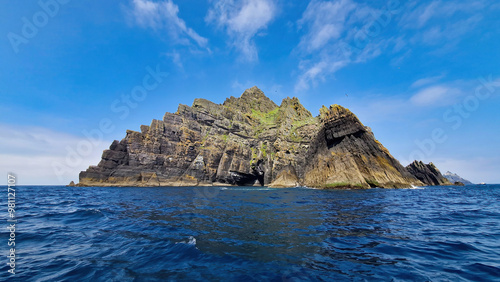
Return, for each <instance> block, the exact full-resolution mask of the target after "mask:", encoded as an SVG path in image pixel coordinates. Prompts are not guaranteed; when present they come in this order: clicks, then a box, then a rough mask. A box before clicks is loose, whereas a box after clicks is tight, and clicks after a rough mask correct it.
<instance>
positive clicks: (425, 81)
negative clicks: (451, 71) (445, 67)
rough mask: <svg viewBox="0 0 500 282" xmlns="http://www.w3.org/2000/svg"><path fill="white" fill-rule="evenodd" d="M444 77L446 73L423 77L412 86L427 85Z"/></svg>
mask: <svg viewBox="0 0 500 282" xmlns="http://www.w3.org/2000/svg"><path fill="white" fill-rule="evenodd" d="M443 78H444V74H442V75H437V76H432V77H425V78H421V79H419V80H417V81H415V82H413V83H412V85H411V86H410V87H412V88H416V87H422V86H426V85H429V84H432V83H435V82H437V81H439V80H441V79H443Z"/></svg>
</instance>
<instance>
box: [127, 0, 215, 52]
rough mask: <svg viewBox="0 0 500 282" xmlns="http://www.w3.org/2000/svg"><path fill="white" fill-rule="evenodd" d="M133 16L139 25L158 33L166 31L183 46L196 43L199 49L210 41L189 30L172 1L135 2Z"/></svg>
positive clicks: (140, 0) (141, 0)
mask: <svg viewBox="0 0 500 282" xmlns="http://www.w3.org/2000/svg"><path fill="white" fill-rule="evenodd" d="M132 6H133V7H132V15H133V16H134V19H135V20H136V22H137V24H138V25H140V26H142V27H148V28H152V29H154V30H156V31H160V32H161V31H162V30H166V31H167V32H168V33H169V35H170V37H171V38H172V39H174V40H176V41H178V42H179V43H181V44H185V45H189V44H191V41H194V42H195V43H196V44H197V45H198V46H199V47H205V46H206V45H207V43H208V40H207V39H206V38H204V37H202V36H200V35H199V34H198V33H196V31H194V30H193V29H191V28H189V27H188V26H187V25H186V22H184V20H182V19H181V18H179V16H178V13H179V7H178V6H177V5H175V4H174V3H173V2H172V0H166V1H159V2H154V1H149V0H133V1H132Z"/></svg>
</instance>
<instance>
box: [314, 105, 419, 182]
mask: <svg viewBox="0 0 500 282" xmlns="http://www.w3.org/2000/svg"><path fill="white" fill-rule="evenodd" d="M320 114H321V115H320V119H321V126H320V129H319V132H318V133H317V135H316V138H315V139H314V141H313V142H312V144H311V150H310V151H309V152H308V155H307V158H306V164H305V166H306V169H305V175H304V183H305V184H306V185H307V186H312V187H337V186H351V187H362V188H369V187H396V188H397V187H408V186H409V185H411V184H414V185H419V184H421V183H420V182H419V181H418V180H416V179H415V178H414V177H413V176H412V175H410V174H409V173H408V171H407V170H406V169H405V168H404V167H403V166H402V165H401V164H400V163H399V162H398V161H397V160H396V159H395V158H394V157H392V155H391V154H390V153H389V151H388V150H387V149H386V148H385V147H384V146H382V144H380V142H378V141H377V140H376V139H375V137H374V135H373V133H372V132H371V130H370V129H369V128H368V127H365V126H364V125H363V124H362V123H361V122H360V121H359V120H358V118H357V117H356V116H355V115H354V114H353V113H352V112H351V111H349V110H347V109H345V108H343V107H341V106H338V105H334V106H331V107H330V108H329V109H327V108H326V107H323V108H322V109H321V110H320Z"/></svg>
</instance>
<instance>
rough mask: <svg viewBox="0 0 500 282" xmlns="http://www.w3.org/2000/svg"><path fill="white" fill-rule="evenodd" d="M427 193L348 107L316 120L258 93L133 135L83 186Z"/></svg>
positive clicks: (206, 104)
mask: <svg viewBox="0 0 500 282" xmlns="http://www.w3.org/2000/svg"><path fill="white" fill-rule="evenodd" d="M222 184H225V185H268V186H274V187H292V186H297V185H307V186H311V187H358V188H368V187H375V186H378V187H403V186H404V187H408V186H410V185H411V184H414V185H422V183H421V182H420V181H419V180H417V179H416V178H415V177H413V176H412V175H411V174H410V173H408V171H407V170H406V169H405V168H404V167H402V166H401V164H400V163H399V162H398V161H397V160H396V159H394V158H393V157H392V156H391V155H390V154H389V152H388V151H387V149H386V148H384V147H383V146H382V144H380V143H379V142H378V141H377V140H376V139H375V137H374V136H373V133H371V131H370V130H369V128H367V127H365V126H363V124H362V123H361V122H360V121H359V120H358V118H357V117H356V116H355V115H354V114H353V113H351V112H350V111H349V110H347V109H345V108H342V107H341V106H337V105H335V106H331V107H330V108H326V107H323V108H322V109H321V110H320V116H318V117H313V116H312V115H311V113H310V112H309V111H307V110H306V109H305V108H304V107H303V106H302V105H301V104H300V102H299V100H298V99H297V98H286V99H284V100H283V101H282V103H281V105H280V106H277V105H276V104H275V103H274V102H272V101H271V100H270V99H269V98H267V97H266V96H265V95H264V93H263V92H262V91H261V90H260V89H258V88H257V87H253V88H250V89H248V90H246V91H245V92H244V93H243V94H242V95H241V97H239V98H235V97H230V98H228V99H226V101H225V102H224V103H223V104H222V105H221V104H215V103H212V102H210V101H207V100H204V99H195V101H194V102H193V105H192V106H191V107H189V106H186V105H179V108H178V110H177V112H176V113H174V114H171V113H166V114H165V116H164V118H163V120H161V121H160V120H153V121H152V122H151V125H149V126H146V125H143V126H141V131H140V132H137V131H131V130H128V131H127V135H126V136H125V138H124V139H123V140H121V141H114V142H113V143H112V144H111V146H110V148H109V150H105V151H104V152H103V155H102V160H101V162H100V163H99V164H98V165H97V166H91V167H89V168H88V169H87V170H86V171H82V172H81V173H80V183H79V184H78V185H80V186H195V185H222Z"/></svg>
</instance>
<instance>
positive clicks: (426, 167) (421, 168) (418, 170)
mask: <svg viewBox="0 0 500 282" xmlns="http://www.w3.org/2000/svg"><path fill="white" fill-rule="evenodd" d="M406 169H407V170H408V171H409V172H410V173H411V174H412V175H413V176H415V177H416V178H417V179H418V180H420V181H422V182H423V183H424V184H425V185H429V186H434V185H452V184H451V183H450V181H448V179H446V178H445V177H444V176H443V175H442V174H441V172H440V171H439V169H437V167H436V166H435V165H434V164H433V163H429V164H424V163H423V162H422V161H414V162H413V163H411V164H409V165H408V166H407V167H406Z"/></svg>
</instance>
